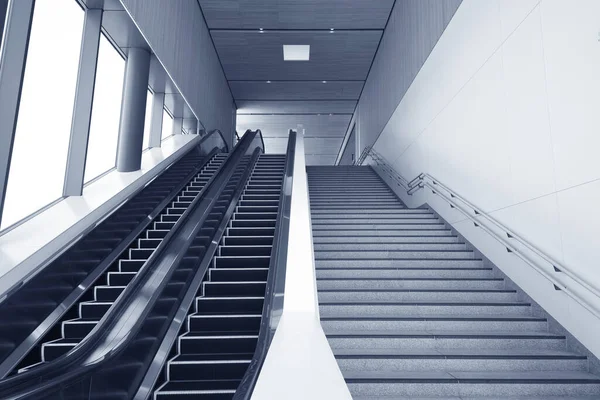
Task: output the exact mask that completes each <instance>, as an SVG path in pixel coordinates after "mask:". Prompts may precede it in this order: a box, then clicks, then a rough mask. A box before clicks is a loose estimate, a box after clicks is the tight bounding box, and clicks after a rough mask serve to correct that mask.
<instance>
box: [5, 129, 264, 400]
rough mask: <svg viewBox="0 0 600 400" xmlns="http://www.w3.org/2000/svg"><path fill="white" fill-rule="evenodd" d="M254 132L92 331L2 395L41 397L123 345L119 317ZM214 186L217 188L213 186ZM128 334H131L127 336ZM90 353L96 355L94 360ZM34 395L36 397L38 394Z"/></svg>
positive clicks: (8, 383)
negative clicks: (47, 389)
mask: <svg viewBox="0 0 600 400" xmlns="http://www.w3.org/2000/svg"><path fill="white" fill-rule="evenodd" d="M251 136H252V135H249V138H248V140H247V141H246V142H244V143H242V142H241V143H240V146H236V149H234V152H233V153H232V154H231V156H230V157H229V159H228V160H227V162H226V164H225V165H224V166H223V167H222V168H221V169H220V170H219V172H218V174H215V175H214V176H213V177H212V178H211V179H210V180H209V181H208V182H207V184H206V186H204V188H203V189H202V191H201V193H200V194H199V195H198V196H197V197H196V199H194V201H193V202H192V204H190V206H189V207H188V209H187V210H186V211H185V212H184V214H183V215H182V216H181V218H180V219H179V221H178V222H177V224H175V226H174V227H173V228H172V230H171V231H170V232H169V233H168V234H167V236H166V237H165V238H164V239H163V241H162V242H161V244H160V245H159V246H158V248H157V249H156V251H155V252H154V253H153V254H152V255H151V256H150V258H149V259H148V260H147V261H146V263H145V264H144V265H143V267H142V268H141V269H140V271H139V272H138V274H137V275H136V276H135V277H134V279H133V280H132V282H131V283H130V284H129V285H128V286H127V288H126V289H125V290H124V291H123V292H122V293H121V295H120V296H119V297H118V299H117V300H116V301H115V303H114V304H113V307H111V310H110V312H109V313H107V314H105V315H104V317H103V318H102V319H101V320H100V322H99V323H98V324H97V325H96V327H95V328H94V329H93V330H92V332H90V334H89V335H88V336H86V337H85V338H84V339H83V340H82V341H81V342H80V343H79V344H78V345H77V346H76V347H75V348H73V349H72V350H71V351H69V352H68V353H66V354H64V355H63V356H61V357H59V358H58V359H56V360H55V361H53V362H51V363H48V364H45V365H42V366H39V367H37V368H33V369H31V370H30V371H27V372H24V373H22V374H19V375H16V376H12V377H9V378H7V379H4V380H2V381H0V397H1V398H6V397H9V398H28V397H27V396H29V395H30V393H32V392H36V393H38V395H37V396H38V397H40V396H41V394H42V392H43V390H42V392H37V389H38V388H40V387H47V386H48V385H50V387H51V386H52V382H48V380H49V379H55V380H56V381H55V382H56V383H59V382H63V380H62V378H64V377H65V376H70V375H71V374H72V373H73V372H75V373H83V372H84V370H87V369H86V368H85V367H86V366H87V367H90V366H94V365H95V364H97V363H100V362H101V361H102V359H104V358H106V356H108V355H110V354H111V353H112V352H113V351H115V350H116V349H118V348H119V347H120V345H122V343H114V340H111V337H110V335H111V332H112V333H113V335H114V332H119V329H118V328H116V327H115V326H114V325H115V323H116V322H117V321H118V320H119V317H122V316H123V313H128V312H131V310H130V308H131V306H132V304H134V303H135V301H136V299H135V298H134V295H135V294H136V293H137V291H138V289H139V286H140V285H141V284H143V282H145V281H146V280H147V278H148V277H149V276H151V275H152V274H151V273H152V272H153V271H154V270H153V267H154V266H155V265H156V264H158V263H159V261H160V259H161V258H162V256H163V252H164V251H165V249H166V248H167V246H168V245H169V244H170V243H171V242H177V241H178V232H179V231H180V230H181V227H182V226H183V225H184V224H185V223H186V222H187V219H188V218H187V217H188V216H189V215H190V214H192V213H193V212H195V211H196V210H195V209H196V206H197V205H198V204H199V203H200V202H201V201H202V202H204V203H206V202H210V201H211V200H212V198H213V197H214V192H215V191H218V190H219V188H220V186H221V185H220V184H222V183H223V182H222V181H223V178H224V176H226V175H227V174H228V173H229V172H230V171H232V170H233V168H234V167H235V165H236V164H237V162H238V161H239V159H240V158H241V156H242V155H243V153H244V152H245V149H244V146H245V147H249V146H250V144H251V142H252V140H253V137H251ZM213 187H214V188H215V189H213ZM203 194H205V195H203ZM207 198H208V199H207ZM205 208H206V207H205ZM148 279H150V278H148ZM139 301H140V300H139V299H138V302H139ZM149 303H150V302H149V301H148V299H144V300H143V304H144V305H145V306H147V305H148V304H149ZM138 305H139V304H138ZM138 323H139V321H138ZM127 329H128V331H129V332H131V331H133V329H134V327H133V326H130V327H128V328H127ZM125 338H127V336H126V337H125ZM102 341H107V342H108V344H107V345H106V346H105V347H104V348H102V349H99V347H100V346H101V342H102ZM110 346H113V347H114V348H112V347H110ZM98 353H101V354H102V356H101V357H100V356H98ZM90 357H91V358H93V359H92V360H90ZM94 357H97V358H94ZM74 365H77V367H74ZM73 370H74V371H73ZM70 373H71V374H70ZM44 390H45V389H44ZM31 398H36V397H35V396H34V397H31Z"/></svg>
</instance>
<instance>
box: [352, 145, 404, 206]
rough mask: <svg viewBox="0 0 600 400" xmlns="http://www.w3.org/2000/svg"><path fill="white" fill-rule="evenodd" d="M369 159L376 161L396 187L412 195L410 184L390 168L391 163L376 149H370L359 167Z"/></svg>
mask: <svg viewBox="0 0 600 400" xmlns="http://www.w3.org/2000/svg"><path fill="white" fill-rule="evenodd" d="M365 150H366V149H365ZM367 157H371V159H373V161H375V163H376V164H377V165H378V166H379V167H380V168H381V169H382V170H383V171H384V172H385V173H386V174H387V175H388V176H389V177H390V178H391V179H392V180H393V181H394V183H396V185H398V186H400V187H402V188H403V189H404V190H406V192H407V193H408V194H409V195H412V193H413V192H412V191H411V186H410V185H409V182H408V181H407V180H406V179H404V177H403V176H402V175H400V174H399V173H397V172H396V170H394V169H393V168H392V167H391V166H390V163H389V162H388V161H387V160H386V159H385V158H384V157H383V156H382V155H381V154H379V153H378V152H377V151H376V150H375V149H374V148H372V147H370V148H369V150H368V151H367V153H366V155H365V157H364V158H363V157H362V156H361V158H362V159H363V160H362V162H361V163H360V164H359V165H361V164H362V163H363V162H364V161H365V160H366V159H367Z"/></svg>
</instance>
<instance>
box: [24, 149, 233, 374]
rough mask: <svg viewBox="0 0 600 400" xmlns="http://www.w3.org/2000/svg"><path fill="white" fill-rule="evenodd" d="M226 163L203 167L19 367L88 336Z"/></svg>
mask: <svg viewBox="0 0 600 400" xmlns="http://www.w3.org/2000/svg"><path fill="white" fill-rule="evenodd" d="M226 159H227V155H226V154H216V155H214V156H213V157H212V159H211V160H210V161H209V162H208V163H206V164H205V166H204V167H203V168H202V169H201V170H200V171H199V172H198V173H197V174H196V175H195V176H194V177H193V178H192V179H191V180H190V181H189V182H188V183H187V184H186V186H185V187H184V188H183V190H181V191H180V192H179V194H178V195H177V196H176V197H175V198H174V199H173V200H172V201H171V203H170V204H169V205H168V206H166V207H165V208H164V209H163V210H162V212H160V214H158V215H157V216H156V218H155V219H154V220H153V221H152V223H151V224H150V225H149V226H148V228H147V229H146V230H145V231H144V232H142V233H141V234H140V235H139V237H138V238H137V239H136V240H135V241H134V242H133V243H132V245H131V246H129V248H128V249H127V250H126V251H124V252H123V253H122V254H121V255H120V257H119V258H118V260H117V261H115V262H114V263H113V264H112V265H111V266H110V267H109V268H108V269H107V270H106V271H105V272H104V273H103V274H102V275H101V276H100V277H99V278H98V280H96V282H94V285H93V286H92V287H90V288H89V289H88V292H87V293H86V294H84V295H83V296H82V297H81V299H80V301H79V302H78V303H77V304H76V305H74V306H73V308H72V310H70V311H69V312H67V313H66V314H65V315H64V317H63V318H62V320H61V323H60V324H59V325H58V326H59V327H60V328H58V327H57V328H55V329H54V331H53V332H51V333H50V334H49V335H47V336H46V337H45V338H44V340H43V341H42V342H43V343H42V344H41V349H40V351H39V353H38V352H36V351H35V350H34V351H32V352H31V353H30V354H29V355H28V356H27V357H26V358H25V359H24V360H23V361H22V362H21V364H20V365H21V366H25V369H26V368H29V367H31V366H35V365H39V364H42V363H44V362H49V361H52V360H54V359H56V358H58V357H60V356H61V355H63V354H65V353H66V352H68V351H69V350H71V349H72V348H73V347H75V346H76V345H77V344H78V343H79V342H80V341H81V340H82V339H83V338H84V337H86V336H87V335H88V334H89V333H90V332H91V330H92V329H93V328H94V327H95V326H96V324H97V323H98V322H99V321H100V319H101V318H102V317H103V316H104V315H105V314H106V313H107V312H108V310H109V309H110V307H111V306H112V304H113V303H114V302H115V301H116V299H117V298H118V297H119V295H120V294H121V292H123V290H124V289H125V288H126V287H127V285H128V284H129V282H131V280H132V279H133V278H134V277H135V275H136V274H137V273H138V271H139V270H140V268H141V267H142V266H143V265H144V263H145V262H146V260H148V258H149V257H150V256H151V255H152V253H154V251H155V250H156V248H157V247H158V245H159V244H160V243H161V241H162V238H164V237H165V235H166V234H167V233H168V232H169V230H170V229H171V228H172V227H173V226H174V225H175V224H176V223H177V221H178V220H179V218H180V216H181V215H182V214H183V212H184V211H185V210H186V209H187V208H188V206H189V205H190V204H191V203H192V201H193V200H194V199H195V198H196V197H197V196H198V194H199V193H200V192H201V191H202V189H203V188H204V186H205V185H206V184H207V182H208V181H209V180H210V179H211V177H212V176H213V175H214V174H215V173H216V172H217V171H218V170H219V168H220V167H221V165H222V164H223V163H224V162H225V160H226ZM88 255H89V253H88ZM52 336H54V337H56V336H58V337H57V338H53V337H52ZM38 354H39V355H38Z"/></svg>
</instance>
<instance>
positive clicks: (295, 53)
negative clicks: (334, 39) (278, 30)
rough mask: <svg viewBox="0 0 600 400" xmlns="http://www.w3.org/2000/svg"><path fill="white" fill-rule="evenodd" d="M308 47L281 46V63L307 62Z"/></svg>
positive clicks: (308, 56) (308, 57)
mask: <svg viewBox="0 0 600 400" xmlns="http://www.w3.org/2000/svg"><path fill="white" fill-rule="evenodd" d="M309 59H310V45H304V44H302V45H296V44H284V45H283V61H309Z"/></svg>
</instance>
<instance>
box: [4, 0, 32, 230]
mask: <svg viewBox="0 0 600 400" xmlns="http://www.w3.org/2000/svg"><path fill="white" fill-rule="evenodd" d="M33 6H34V0H19V1H12V2H10V7H9V8H8V11H7V18H6V26H5V27H4V38H3V43H2V54H0V59H1V60H2V68H0V220H1V219H2V210H3V208H4V198H5V197H6V185H7V183H8V170H9V168H10V158H11V154H12V147H13V143H14V139H15V130H16V127H17V116H18V115H19V103H20V102H21V88H22V86H23V75H24V73H25V61H26V59H27V47H28V46H29V34H30V33H31V21H32V19H33Z"/></svg>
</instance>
